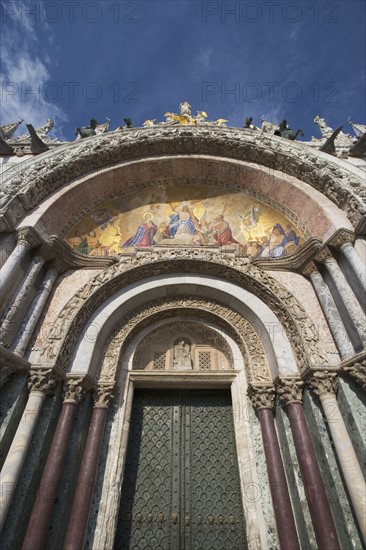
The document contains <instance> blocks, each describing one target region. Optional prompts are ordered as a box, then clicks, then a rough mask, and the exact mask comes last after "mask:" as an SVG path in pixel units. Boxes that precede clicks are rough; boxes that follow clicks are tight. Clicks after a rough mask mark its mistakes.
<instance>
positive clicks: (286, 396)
mask: <svg viewBox="0 0 366 550" xmlns="http://www.w3.org/2000/svg"><path fill="white" fill-rule="evenodd" d="M276 386H277V393H278V395H279V396H280V398H281V399H282V400H283V401H284V402H285V404H286V405H288V404H289V403H292V402H294V401H298V402H301V401H302V394H303V388H304V382H303V381H302V380H300V379H299V378H281V379H280V380H279V381H278V383H277V385H276Z"/></svg>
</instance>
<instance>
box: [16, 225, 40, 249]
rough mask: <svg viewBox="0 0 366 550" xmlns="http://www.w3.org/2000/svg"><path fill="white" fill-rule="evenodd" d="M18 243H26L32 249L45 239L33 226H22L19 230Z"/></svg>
mask: <svg viewBox="0 0 366 550" xmlns="http://www.w3.org/2000/svg"><path fill="white" fill-rule="evenodd" d="M17 234H18V244H20V243H22V244H25V245H26V246H27V247H28V248H29V249H30V250H31V249H32V248H36V247H37V246H39V245H40V244H41V243H42V242H43V240H42V238H41V237H40V236H39V235H38V233H37V231H36V230H35V229H33V227H21V228H20V229H18V231H17Z"/></svg>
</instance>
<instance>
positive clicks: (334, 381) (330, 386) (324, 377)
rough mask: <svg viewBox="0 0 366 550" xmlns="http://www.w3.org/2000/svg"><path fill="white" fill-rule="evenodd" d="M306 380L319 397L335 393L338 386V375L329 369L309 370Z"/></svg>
mask: <svg viewBox="0 0 366 550" xmlns="http://www.w3.org/2000/svg"><path fill="white" fill-rule="evenodd" d="M306 382H307V383H308V384H309V386H311V387H312V388H313V390H314V392H315V393H316V395H318V396H319V397H322V396H323V395H329V394H336V393H337V387H338V375H337V373H336V372H334V371H333V372H332V371H329V370H326V369H324V370H318V371H311V373H310V375H309V377H308V378H307V380H306Z"/></svg>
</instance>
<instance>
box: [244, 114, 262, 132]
mask: <svg viewBox="0 0 366 550" xmlns="http://www.w3.org/2000/svg"><path fill="white" fill-rule="evenodd" d="M252 122H253V117H252V116H250V117H247V118H246V119H245V122H244V125H243V128H247V129H248V130H259V128H258V127H257V126H254V124H252Z"/></svg>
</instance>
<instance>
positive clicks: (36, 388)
mask: <svg viewBox="0 0 366 550" xmlns="http://www.w3.org/2000/svg"><path fill="white" fill-rule="evenodd" d="M58 380H59V376H58V375H57V373H56V372H55V370H54V369H52V368H35V367H33V368H31V370H30V373H29V377H28V389H29V391H30V392H42V393H44V394H46V395H47V394H49V393H51V392H52V390H53V389H54V388H55V387H56V384H57V381H58Z"/></svg>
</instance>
